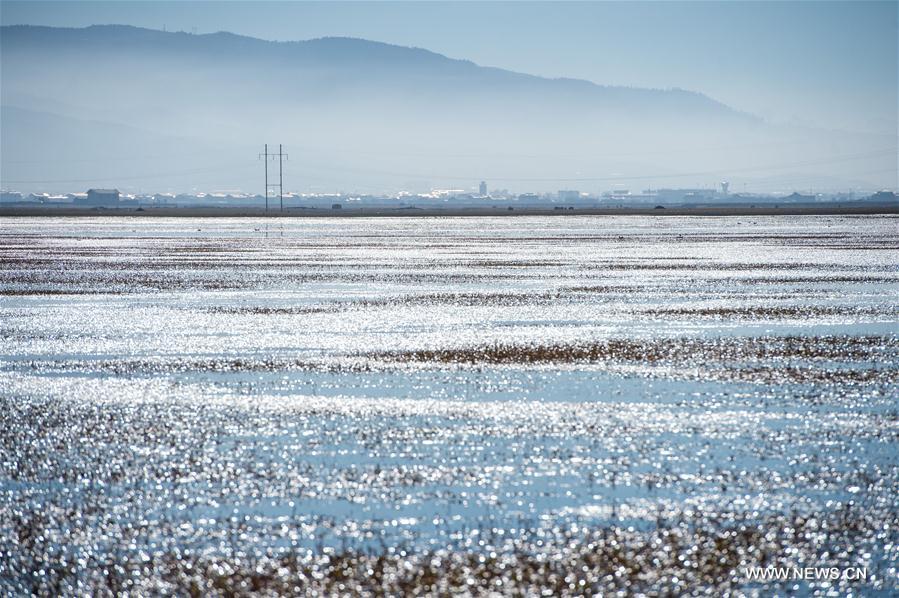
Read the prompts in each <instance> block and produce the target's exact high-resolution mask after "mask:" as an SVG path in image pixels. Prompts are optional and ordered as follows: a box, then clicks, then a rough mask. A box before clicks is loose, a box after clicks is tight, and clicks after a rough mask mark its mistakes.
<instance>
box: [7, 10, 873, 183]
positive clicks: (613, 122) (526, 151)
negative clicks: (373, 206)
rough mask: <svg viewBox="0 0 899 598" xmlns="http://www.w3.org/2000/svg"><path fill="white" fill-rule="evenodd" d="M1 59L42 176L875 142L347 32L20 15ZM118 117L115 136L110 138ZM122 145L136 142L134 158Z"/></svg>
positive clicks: (493, 176) (807, 154)
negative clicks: (269, 35) (286, 157)
mask: <svg viewBox="0 0 899 598" xmlns="http://www.w3.org/2000/svg"><path fill="white" fill-rule="evenodd" d="M0 67H2V69H0V78H2V79H0V82H2V86H0V101H2V105H3V107H4V111H3V113H2V114H0V117H2V121H3V122H2V125H3V127H2V129H3V130H2V134H0V149H2V160H3V163H2V166H3V179H4V180H8V181H41V180H45V181H47V182H48V183H47V184H48V185H51V186H52V185H54V184H56V183H55V181H59V185H60V186H63V185H65V182H64V181H66V180H78V181H81V180H84V179H87V178H95V179H96V180H97V184H98V185H101V184H102V185H104V186H116V181H117V179H124V178H127V179H129V180H134V179H136V178H138V177H141V176H143V175H145V174H146V175H147V178H148V180H150V181H152V180H153V179H152V177H151V176H149V175H152V174H154V173H166V174H164V175H160V176H159V177H157V178H156V179H155V182H154V183H152V184H155V185H158V186H160V187H162V188H165V189H172V190H184V189H189V188H193V187H195V186H198V185H199V186H205V187H207V188H209V187H212V188H231V189H233V188H254V187H255V186H258V184H259V183H258V173H257V172H256V170H258V168H259V164H258V163H257V162H256V161H255V155H256V153H258V148H259V147H260V146H261V145H262V144H263V143H265V142H268V143H283V144H284V145H285V146H286V147H288V148H289V149H290V150H291V152H292V153H291V163H290V165H289V168H290V169H291V170H292V172H291V177H292V178H291V179H290V180H292V181H300V183H301V184H299V183H298V184H297V188H299V189H310V190H329V191H333V190H336V189H360V190H370V191H383V190H398V189H418V190H424V189H427V188H429V187H431V186H441V185H446V184H449V183H450V182H451V181H458V180H460V179H465V178H467V177H471V178H472V179H482V178H483V179H488V180H497V179H502V184H503V185H508V186H509V187H515V186H516V185H515V181H516V180H522V181H524V180H528V181H534V180H535V179H540V178H545V179H548V180H552V179H559V180H564V179H565V178H571V179H573V180H583V179H584V178H585V177H587V178H589V177H597V178H602V177H608V176H609V175H612V174H614V175H616V176H626V177H629V176H633V177H634V179H635V180H638V179H639V176H640V175H643V174H651V175H653V180H654V181H658V180H659V178H660V176H664V175H666V173H671V175H672V177H677V176H678V174H677V173H679V172H685V173H687V172H704V171H714V170H721V171H722V172H724V173H726V172H727V169H729V168H736V169H739V170H740V171H742V172H745V171H746V170H747V166H749V167H750V169H751V168H752V167H753V166H754V165H756V164H758V165H760V167H759V168H760V169H761V168H762V166H761V165H770V164H776V163H777V162H778V161H779V160H780V161H783V162H784V163H789V162H791V161H792V162H796V161H797V156H799V157H801V158H803V159H815V158H817V157H820V156H824V155H832V154H833V153H837V152H841V153H851V152H852V151H861V150H862V149H867V150H870V149H871V147H872V144H875V143H881V142H882V140H879V139H878V140H874V141H872V140H871V139H870V138H862V137H848V136H845V135H843V136H841V135H840V134H832V133H825V132H809V131H806V130H803V131H800V130H798V129H794V130H786V129H783V128H775V127H772V126H770V125H768V124H767V123H765V122H764V121H762V120H761V119H759V118H757V117H755V116H752V115H750V114H746V113H743V112H738V111H736V110H733V109H731V108H730V107H728V106H726V105H724V104H722V103H720V102H717V101H715V100H713V99H711V98H709V97H707V96H705V95H703V94H701V93H697V92H693V91H686V90H682V89H667V90H660V89H642V88H628V87H616V86H604V85H598V84H596V83H592V82H590V81H584V80H578V79H567V78H559V79H550V78H545V77H538V76H534V75H528V74H522V73H516V72H513V71H508V70H503V69H499V68H495V67H483V66H479V65H477V64H475V63H473V62H471V61H468V60H458V59H454V58H449V57H446V56H443V55H441V54H437V53H434V52H431V51H428V50H425V49H420V48H407V47H401V46H396V45H391V44H386V43H381V42H374V41H368V40H363V39H355V38H344V37H328V38H320V39H313V40H307V41H292V42H274V41H265V40H260V39H256V38H252V37H245V36H241V35H236V34H233V33H227V32H219V33H211V34H202V35H195V34H189V33H184V32H165V31H157V30H151V29H142V28H138V27H132V26H127V25H95V26H91V27H86V28H82V29H68V28H52V27H42V26H29V25H16V26H6V27H2V29H0ZM14 108H18V110H13V109H14ZM41 114H45V115H46V116H41ZM42 119H43V120H45V121H47V122H51V121H52V122H56V123H66V124H64V125H63V124H60V125H59V126H56V127H48V126H44V125H42V124H41V120H42ZM116 127H125V128H116ZM113 131H119V132H120V134H121V136H122V138H121V139H117V140H116V141H115V142H113V141H111V140H112V139H113V137H114V136H115V135H114V134H113V133H112V132H113ZM76 132H77V133H76ZM129 144H131V145H132V146H135V147H138V146H139V147H138V149H139V151H135V152H134V155H140V156H141V159H140V161H138V160H137V159H135V161H134V164H131V165H129V166H128V167H127V168H126V167H125V166H124V165H123V159H122V153H123V152H122V149H121V148H122V147H128V146H129ZM47 147H52V148H53V153H52V155H53V156H54V160H53V162H52V163H50V164H47V163H46V161H45V160H44V157H45V156H46V155H47V152H46V148H47ZM874 147H878V146H877V145H874ZM113 148H115V149H113ZM721 148H733V149H726V150H725V151H722V150H721ZM759 148H763V149H764V151H763V152H760V151H759ZM828 153H829V154H828ZM126 155H127V152H126ZM110 156H113V157H115V158H116V160H112V159H111V158H110ZM594 156H605V157H604V158H602V159H596V158H594ZM232 164H236V165H239V166H238V167H230V166H229V167H226V166H224V165H232ZM872 169H873V168H872ZM188 171H189V172H190V173H191V174H184V175H183V176H182V175H176V174H170V173H178V172H188ZM760 172H762V170H760ZM198 173H199V174H198ZM828 173H829V174H831V175H833V176H835V177H839V176H840V173H839V172H835V171H833V169H829V171H828ZM780 174H782V173H780ZM476 182H477V181H474V182H473V183H472V184H475V183H476ZM676 182H677V179H676V178H673V179H672V181H671V184H674V183H676ZM690 183H691V184H698V183H699V182H698V181H690ZM148 184H149V183H148ZM454 184H455V185H456V186H458V183H454ZM554 184H555V183H547V184H546V188H551V187H550V185H554ZM713 184H714V182H713ZM528 190H532V189H531V187H529V188H528ZM533 190H540V189H539V185H537V186H536V187H535V188H534V189H533Z"/></svg>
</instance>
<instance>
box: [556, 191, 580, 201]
mask: <svg viewBox="0 0 899 598" xmlns="http://www.w3.org/2000/svg"><path fill="white" fill-rule="evenodd" d="M580 198H581V192H580V191H576V190H574V189H561V190H559V199H560V200H561V201H575V200H578V199H580Z"/></svg>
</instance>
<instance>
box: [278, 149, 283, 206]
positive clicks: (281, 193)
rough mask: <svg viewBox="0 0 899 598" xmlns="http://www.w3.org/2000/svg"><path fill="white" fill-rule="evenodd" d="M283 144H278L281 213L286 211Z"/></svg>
mask: <svg viewBox="0 0 899 598" xmlns="http://www.w3.org/2000/svg"><path fill="white" fill-rule="evenodd" d="M282 156H283V154H282V153H281V144H280V143H279V144H278V195H279V196H280V197H281V211H282V212H283V211H284V163H283V162H282V161H281V160H282Z"/></svg>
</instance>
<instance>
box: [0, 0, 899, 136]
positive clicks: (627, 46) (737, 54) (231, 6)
mask: <svg viewBox="0 0 899 598" xmlns="http://www.w3.org/2000/svg"><path fill="white" fill-rule="evenodd" d="M897 6H899V3H897V2H723V1H722V2H679V1H674V2H627V3H624V2H597V3H567V2H564V3H563V2H532V3H517V2H499V3H481V2H463V3H442V2H398V3H381V2H363V3H343V2H261V1H259V2H257V1H240V2H222V1H207V2H142V1H118V2H83V1H79V0H68V1H63V2H45V1H30V2H7V1H2V2H0V20H2V23H3V24H4V25H11V24H23V23H27V24H42V25H53V26H72V27H83V26H87V25H91V24H109V23H121V24H131V25H137V26H142V27H149V28H154V29H162V28H163V27H165V28H167V29H169V30H184V31H194V30H195V31H196V32H197V33H208V32H214V31H220V30H224V31H232V32H235V33H241V34H246V35H251V36H254V37H260V38H264V39H272V40H300V39H309V38H314V37H322V36H352V37H363V38H367V39H373V40H378V41H384V42H390V43H395V44H400V45H408V46H418V47H423V48H427V49H429V50H433V51H435V52H439V53H441V54H446V55H448V56H451V57H454V58H464V59H469V60H472V61H474V62H476V63H478V64H481V65H486V66H497V67H501V68H507V69H511V70H515V71H520V72H526V73H532V74H537V75H544V76H548V77H576V78H583V79H588V80H591V81H594V82H597V83H601V84H614V85H631V86H639V87H654V88H667V87H682V88H685V89H691V90H696V91H700V92H703V93H706V94H707V95H709V96H711V97H713V98H715V99H718V100H720V101H722V102H724V103H726V104H729V105H730V106H733V107H735V108H737V109H741V110H745V111H747V112H752V113H754V114H757V115H760V116H763V117H765V118H767V119H769V120H772V121H777V122H796V123H802V124H810V125H815V126H819V127H825V128H841V129H849V130H861V131H869V132H878V133H889V132H893V133H895V132H896V119H897V116H896V115H897V111H899V106H897V103H899V99H897V76H899V75H897V71H899V67H897V54H899V45H897V43H899V42H897V40H899V33H897V22H899V19H897Z"/></svg>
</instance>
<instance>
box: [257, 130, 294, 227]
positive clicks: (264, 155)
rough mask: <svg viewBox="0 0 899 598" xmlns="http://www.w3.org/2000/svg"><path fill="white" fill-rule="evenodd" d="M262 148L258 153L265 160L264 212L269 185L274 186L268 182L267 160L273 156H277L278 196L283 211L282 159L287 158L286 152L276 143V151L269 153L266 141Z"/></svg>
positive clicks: (266, 206) (266, 210)
mask: <svg viewBox="0 0 899 598" xmlns="http://www.w3.org/2000/svg"><path fill="white" fill-rule="evenodd" d="M264 148H265V149H264V150H263V152H262V153H261V154H259V159H260V160H264V161H265V212H266V214H267V213H268V191H269V187H270V186H271V187H274V186H275V185H269V184H268V161H269V159H272V160H274V159H275V156H278V197H279V198H280V200H281V211H282V212H283V211H284V160H285V159H287V158H288V156H287V154H285V153H284V150H283V146H282V145H281V144H280V143H279V144H278V153H277V154H270V153H268V144H267V143H266V144H265V146H264Z"/></svg>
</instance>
